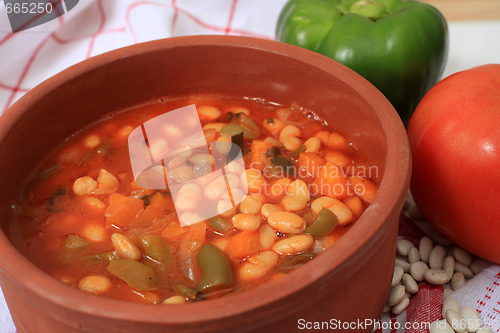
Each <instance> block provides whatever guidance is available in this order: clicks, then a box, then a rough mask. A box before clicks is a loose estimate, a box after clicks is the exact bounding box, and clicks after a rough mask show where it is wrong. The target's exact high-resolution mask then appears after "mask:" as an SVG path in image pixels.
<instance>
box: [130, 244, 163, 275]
mask: <svg viewBox="0 0 500 333" xmlns="http://www.w3.org/2000/svg"><path fill="white" fill-rule="evenodd" d="M131 239H132V240H133V241H135V239H137V242H138V244H139V246H140V247H141V248H142V250H143V252H144V254H146V256H148V257H149V258H150V259H153V260H154V261H155V262H156V263H158V267H157V268H158V270H159V271H160V272H162V273H163V272H165V271H167V270H168V269H169V268H170V264H171V262H172V252H171V251H170V247H169V246H168V245H167V243H165V241H164V240H163V239H162V238H161V237H160V236H158V235H133V236H131Z"/></svg>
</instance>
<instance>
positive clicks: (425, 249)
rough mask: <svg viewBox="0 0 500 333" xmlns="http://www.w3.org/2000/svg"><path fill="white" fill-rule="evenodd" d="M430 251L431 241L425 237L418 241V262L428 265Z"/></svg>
mask: <svg viewBox="0 0 500 333" xmlns="http://www.w3.org/2000/svg"><path fill="white" fill-rule="evenodd" d="M431 251H432V240H431V239H430V238H429V237H427V236H425V237H422V239H421V240H420V245H419V247H418V253H419V254H420V260H421V261H423V262H425V263H426V264H428V263H429V255H430V254H431Z"/></svg>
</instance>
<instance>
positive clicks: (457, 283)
mask: <svg viewBox="0 0 500 333" xmlns="http://www.w3.org/2000/svg"><path fill="white" fill-rule="evenodd" d="M464 284H465V277H464V273H462V272H456V273H455V274H453V277H452V278H451V289H453V290H457V289H458V288H460V287H461V286H463V285H464Z"/></svg>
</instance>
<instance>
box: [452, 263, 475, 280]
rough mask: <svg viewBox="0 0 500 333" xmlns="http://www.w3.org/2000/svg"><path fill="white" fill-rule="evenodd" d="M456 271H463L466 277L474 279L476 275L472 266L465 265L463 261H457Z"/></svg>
mask: <svg viewBox="0 0 500 333" xmlns="http://www.w3.org/2000/svg"><path fill="white" fill-rule="evenodd" d="M455 272H460V273H463V275H464V276H465V278H466V279H472V278H473V277H474V273H472V271H471V270H470V268H469V267H467V266H465V265H464V264H462V263H461V262H457V263H455Z"/></svg>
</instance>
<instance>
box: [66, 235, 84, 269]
mask: <svg viewBox="0 0 500 333" xmlns="http://www.w3.org/2000/svg"><path fill="white" fill-rule="evenodd" d="M89 245H90V243H89V242H87V241H86V240H85V239H83V238H82V237H80V236H78V235H68V236H66V238H65V239H64V242H63V244H62V248H61V255H62V262H63V264H64V265H66V264H68V263H69V262H70V261H71V260H73V258H74V257H75V256H76V255H77V254H78V253H79V252H81V251H82V250H83V249H85V248H86V247H88V246H89Z"/></svg>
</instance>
